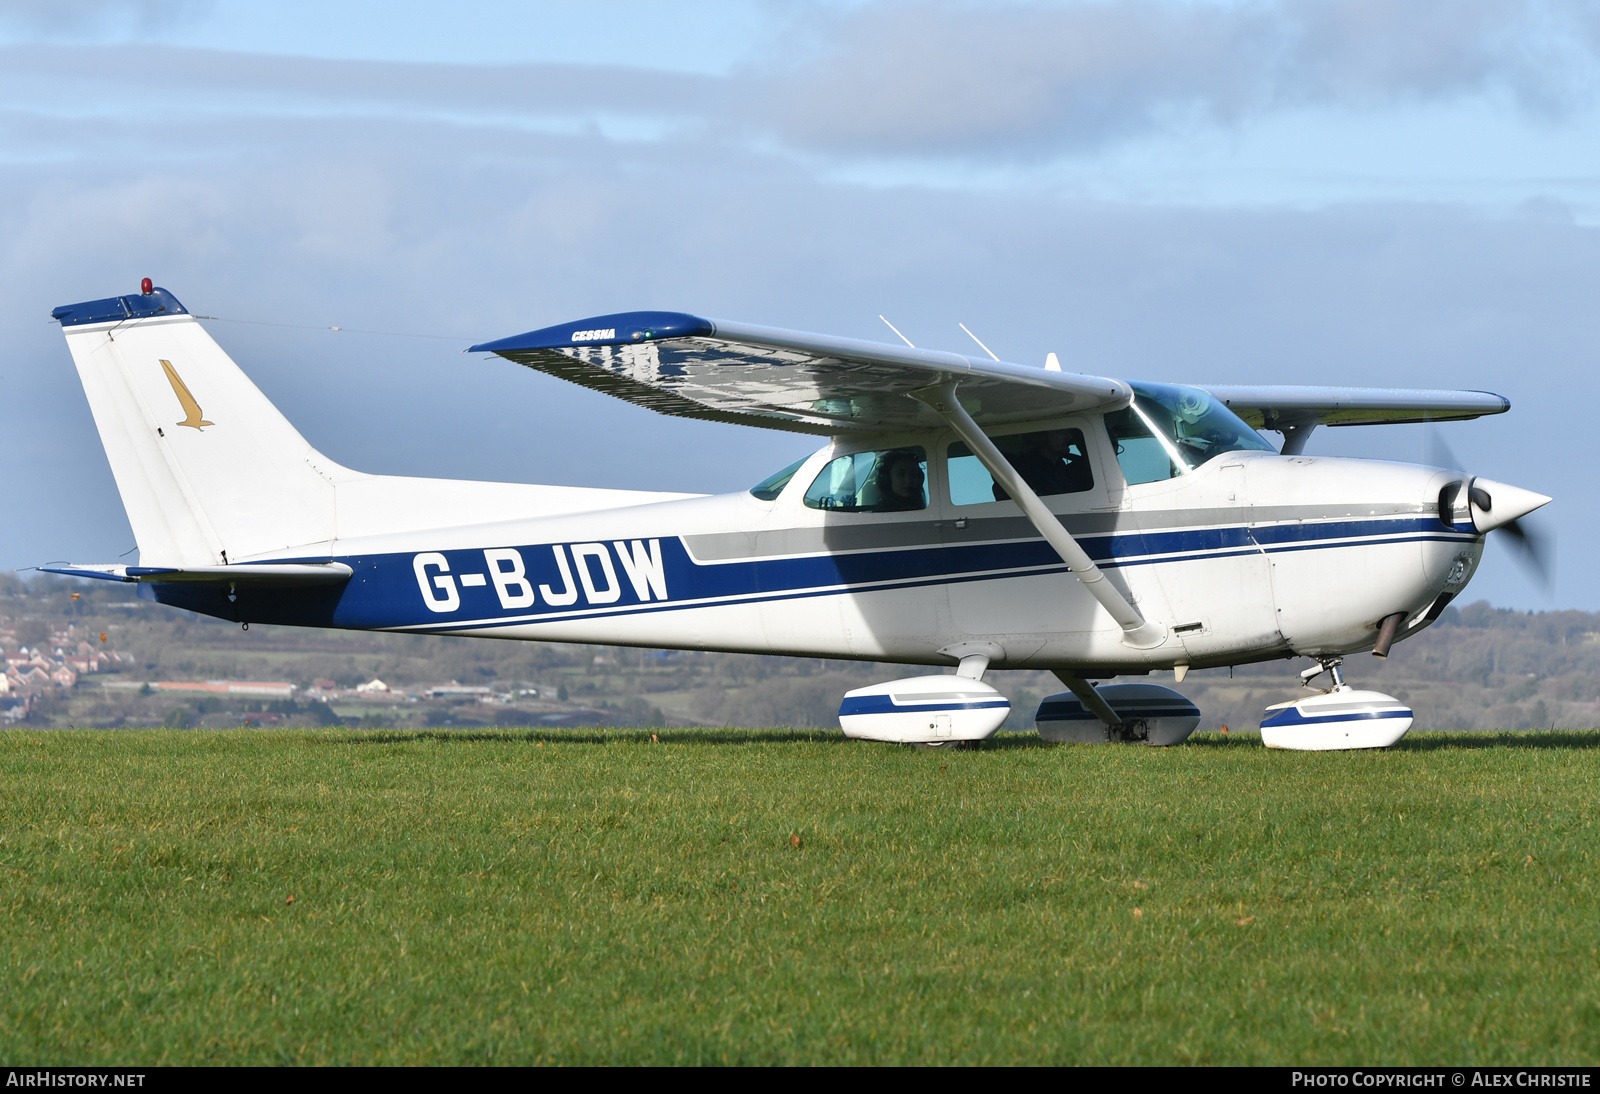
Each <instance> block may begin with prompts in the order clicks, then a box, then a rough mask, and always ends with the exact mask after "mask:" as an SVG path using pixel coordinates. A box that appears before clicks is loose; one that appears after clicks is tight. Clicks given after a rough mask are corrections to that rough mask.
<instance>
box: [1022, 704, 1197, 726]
mask: <svg viewBox="0 0 1600 1094" xmlns="http://www.w3.org/2000/svg"><path fill="white" fill-rule="evenodd" d="M1111 709H1112V710H1114V711H1116V712H1117V713H1118V714H1120V715H1121V716H1122V717H1123V718H1124V719H1149V718H1198V717H1199V716H1200V708H1199V707H1197V706H1194V705H1192V704H1190V705H1180V704H1177V703H1173V704H1171V705H1168V706H1137V707H1132V706H1123V705H1121V704H1118V703H1114V702H1113V703H1111ZM1033 720H1034V721H1036V722H1098V721H1099V720H1100V716H1099V715H1098V714H1096V713H1094V712H1093V711H1090V710H1085V709H1084V708H1083V705H1082V704H1081V703H1078V702H1077V701H1075V700H1074V701H1066V702H1056V703H1045V704H1043V705H1041V706H1040V707H1039V713H1037V714H1035V715H1034V716H1033Z"/></svg>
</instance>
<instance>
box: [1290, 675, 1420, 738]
mask: <svg viewBox="0 0 1600 1094" xmlns="http://www.w3.org/2000/svg"><path fill="white" fill-rule="evenodd" d="M1342 664H1344V659H1343V658H1342V657H1319V658H1317V663H1316V664H1315V665H1313V666H1311V667H1310V668H1308V669H1306V670H1305V671H1304V672H1302V673H1301V674H1300V683H1301V684H1302V685H1303V686H1305V687H1308V688H1310V689H1311V690H1313V691H1315V692H1317V693H1318V694H1316V695H1313V696H1310V697H1308V698H1305V699H1300V700H1297V701H1295V702H1291V703H1279V704H1278V705H1277V706H1273V707H1268V708H1267V716H1266V717H1265V718H1263V719H1262V720H1261V743H1262V744H1264V745H1266V746H1267V747H1268V748H1285V749H1290V750H1292V751H1296V752H1331V751H1336V750H1343V749H1351V748H1387V747H1389V746H1390V745H1392V744H1394V743H1395V742H1396V741H1398V740H1399V739H1400V738H1401V737H1404V736H1405V734H1406V730H1408V729H1410V728H1411V721H1412V718H1413V714H1412V712H1411V708H1410V707H1408V706H1406V705H1405V704H1404V703H1402V702H1400V701H1399V700H1398V699H1396V698H1395V697H1394V696H1392V695H1384V694H1383V693H1382V692H1378V691H1357V690H1356V689H1355V688H1352V687H1351V686H1350V685H1349V684H1347V683H1345V682H1344V673H1343V672H1341V671H1340V669H1339V666H1340V665H1342ZM1323 673H1327V674H1328V678H1329V679H1330V680H1332V681H1333V686H1332V687H1328V688H1323V687H1317V686H1316V685H1315V684H1313V683H1312V681H1313V680H1315V679H1316V678H1317V677H1319V676H1321V675H1322V674H1323Z"/></svg>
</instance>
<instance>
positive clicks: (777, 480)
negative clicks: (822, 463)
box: [750, 456, 811, 501]
mask: <svg viewBox="0 0 1600 1094" xmlns="http://www.w3.org/2000/svg"><path fill="white" fill-rule="evenodd" d="M810 458H811V457H810V456H801V457H800V458H799V459H798V460H795V461H794V462H793V463H791V464H790V465H789V466H788V467H785V468H784V469H783V470H782V471H776V472H774V473H772V474H771V475H768V476H767V477H766V478H764V479H762V480H761V481H760V482H758V483H756V484H755V485H754V486H752V487H751V488H750V493H751V494H752V495H754V496H755V497H757V498H759V499H760V500H762V501H777V500H778V495H779V494H781V493H783V488H784V487H785V486H788V485H789V480H790V479H792V478H794V473H795V472H796V471H798V470H800V468H801V466H802V465H803V464H804V463H805V462H806V461H807V460H809V459H810Z"/></svg>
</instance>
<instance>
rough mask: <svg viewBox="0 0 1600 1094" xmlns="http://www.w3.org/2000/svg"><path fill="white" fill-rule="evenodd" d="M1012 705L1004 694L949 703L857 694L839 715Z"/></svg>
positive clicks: (992, 708)
mask: <svg viewBox="0 0 1600 1094" xmlns="http://www.w3.org/2000/svg"><path fill="white" fill-rule="evenodd" d="M1010 706H1011V701H1010V700H1009V699H1007V698H1006V697H1005V696H1003V695H1000V696H996V697H995V698H993V699H983V700H978V701H971V702H954V703H949V702H939V701H938V700H936V699H930V701H929V702H926V703H910V704H901V703H896V702H895V701H894V697H893V696H891V695H856V696H846V697H845V700H844V702H842V703H840V704H839V717H841V718H844V717H847V716H849V715H852V714H923V713H932V712H937V711H941V710H1000V709H1009V708H1010Z"/></svg>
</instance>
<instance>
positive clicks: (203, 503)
mask: <svg viewBox="0 0 1600 1094" xmlns="http://www.w3.org/2000/svg"><path fill="white" fill-rule="evenodd" d="M51 314H52V315H53V316H54V317H55V318H56V319H57V320H58V321H60V323H61V326H62V330H63V332H64V333H65V335H66V338H67V346H68V348H69V349H70V350H71V352H72V359H73V362H74V363H75V364H76V365H77V368H78V375H79V378H80V379H81V380H82V382H83V389H84V393H85V394H86V395H87V396H88V399H89V408H90V410H91V412H92V413H93V415H94V420H95V426H96V428H97V429H98V430H99V431H100V439H101V442H102V443H103V444H104V445H105V450H106V457H107V459H108V460H109V461H110V463H111V471H112V474H113V475H114V476H115V477H116V481H117V489H118V491H119V492H120V493H121V495H122V503H123V506H124V507H125V508H126V509H127V513H128V522H129V523H130V524H131V525H132V526H133V533H134V537H135V539H136V540H137V542H138V545H139V555H140V562H141V563H142V564H145V565H152V564H154V565H171V566H182V565H217V564H223V563H228V562H241V561H245V560H248V559H251V558H257V557H262V556H266V555H270V554H273V553H281V552H282V551H283V550H284V549H285V548H298V547H312V548H315V547H316V545H318V544H328V543H329V542H330V541H331V540H332V539H333V538H334V535H335V484H336V483H338V482H345V481H351V480H356V479H361V478H365V477H366V476H362V475H360V474H359V473H357V472H354V471H350V470H349V469H347V468H344V467H341V466H339V465H338V464H335V463H333V462H332V461H331V460H328V459H327V458H326V457H324V456H322V455H321V453H319V452H317V450H316V449H314V448H312V447H311V445H310V444H309V443H308V442H307V441H306V439H305V438H304V437H302V436H301V435H300V433H299V432H298V431H297V430H296V429H295V428H294V426H293V425H291V424H290V423H289V421H288V419H286V418H285V417H284V416H283V415H282V413H280V412H279V411H278V409H277V407H275V406H273V405H272V403H271V402H270V401H269V400H268V399H267V397H266V396H265V395H263V394H262V393H261V391H260V389H258V388H257V387H256V386H255V384H253V383H251V382H250V379H249V377H247V376H246V375H245V374H244V373H243V371H241V370H240V368H239V366H238V365H236V364H234V362H233V360H232V359H231V358H230V357H228V355H227V354H226V353H224V352H223V351H222V348H221V347H220V346H218V345H217V343H216V342H215V341H214V340H213V339H212V338H211V336H210V334H208V333H207V332H206V330H205V328H204V327H202V326H201V325H200V324H199V322H198V321H196V320H195V318H194V317H193V316H191V315H189V313H188V312H187V311H186V310H185V309H184V307H183V305H182V304H180V303H179V302H178V301H177V299H176V298H175V297H173V296H172V294H171V293H168V292H167V291H166V290H164V289H158V288H152V289H151V290H150V291H149V292H145V293H140V294H137V295H133V296H125V297H112V298H110V299H107V300H95V301H89V302H86V303H82V304H71V305H67V306H65V307H61V308H57V309H56V310H55V311H54V312H52V313H51Z"/></svg>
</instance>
